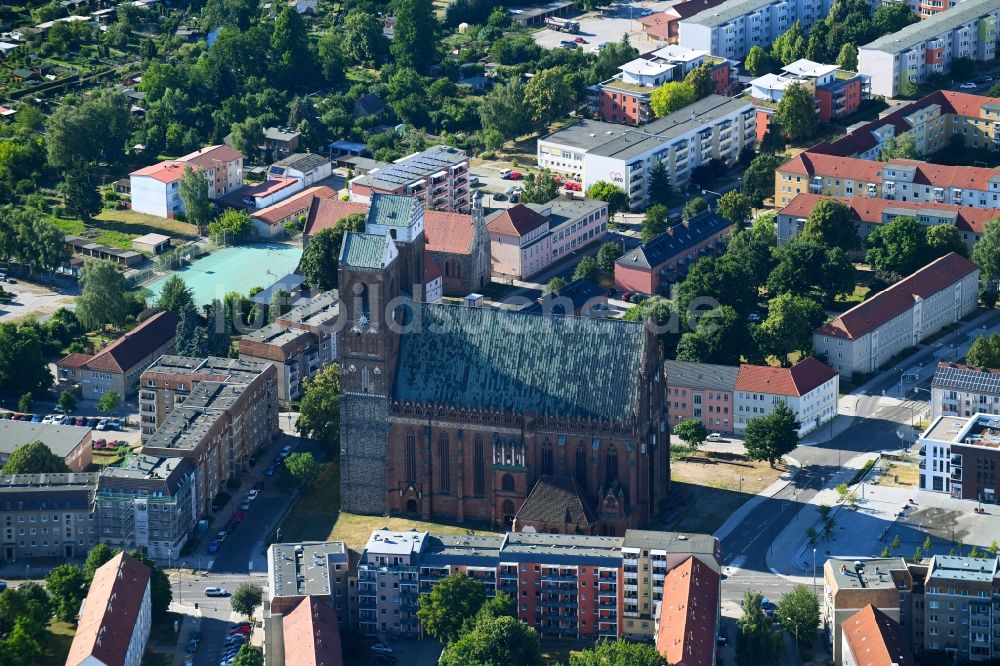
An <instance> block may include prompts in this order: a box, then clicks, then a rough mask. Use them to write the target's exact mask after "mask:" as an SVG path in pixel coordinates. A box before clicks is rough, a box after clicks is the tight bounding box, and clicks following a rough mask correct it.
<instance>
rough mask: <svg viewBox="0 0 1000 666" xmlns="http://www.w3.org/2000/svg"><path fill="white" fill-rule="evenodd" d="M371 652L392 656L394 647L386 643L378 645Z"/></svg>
mask: <svg viewBox="0 0 1000 666" xmlns="http://www.w3.org/2000/svg"><path fill="white" fill-rule="evenodd" d="M371 650H372V652H374V653H376V654H392V647H391V646H389V645H386V644H385V643H376V644H375V645H373V646H372V647H371Z"/></svg>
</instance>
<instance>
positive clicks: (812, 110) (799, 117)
mask: <svg viewBox="0 0 1000 666" xmlns="http://www.w3.org/2000/svg"><path fill="white" fill-rule="evenodd" d="M789 62H791V61H789ZM774 122H776V123H777V124H778V126H779V127H780V128H781V134H782V136H784V137H785V139H787V140H788V141H801V140H804V139H808V138H810V137H811V136H812V135H813V134H815V133H816V126H817V125H818V124H819V116H818V115H817V113H816V100H815V99H813V96H812V93H810V92H809V90H808V89H807V88H806V87H805V86H804V85H802V84H801V83H792V84H791V85H789V86H788V87H787V88H785V94H784V95H782V97H781V101H780V102H778V109H777V110H776V111H775V112H774Z"/></svg>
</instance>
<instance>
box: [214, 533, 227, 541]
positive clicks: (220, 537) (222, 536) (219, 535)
mask: <svg viewBox="0 0 1000 666" xmlns="http://www.w3.org/2000/svg"><path fill="white" fill-rule="evenodd" d="M227 536H229V534H227V533H226V531H225V530H219V531H218V532H216V533H215V540H216V541H218V542H219V543H222V542H223V541H225V540H226V537H227Z"/></svg>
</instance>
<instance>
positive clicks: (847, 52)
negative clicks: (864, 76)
mask: <svg viewBox="0 0 1000 666" xmlns="http://www.w3.org/2000/svg"><path fill="white" fill-rule="evenodd" d="M837 66H838V67H840V68H841V69H844V70H847V71H848V72H856V71H858V47H857V46H855V45H854V44H844V45H843V46H842V47H840V53H838V54H837Z"/></svg>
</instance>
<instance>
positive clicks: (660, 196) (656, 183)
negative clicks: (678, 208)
mask: <svg viewBox="0 0 1000 666" xmlns="http://www.w3.org/2000/svg"><path fill="white" fill-rule="evenodd" d="M648 190H649V192H648V194H649V199H650V201H651V202H652V204H653V205H657V204H659V205H661V206H667V207H669V206H670V205H671V204H672V203H673V201H674V187H673V185H671V184H670V174H669V173H668V172H667V167H666V165H665V164H664V163H663V162H662V161H657V163H656V164H654V165H653V168H652V169H651V170H650V172H649V187H648Z"/></svg>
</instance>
